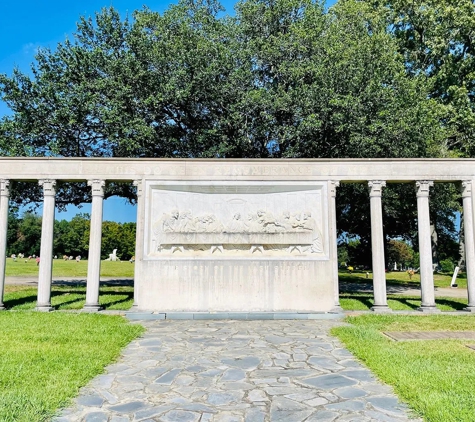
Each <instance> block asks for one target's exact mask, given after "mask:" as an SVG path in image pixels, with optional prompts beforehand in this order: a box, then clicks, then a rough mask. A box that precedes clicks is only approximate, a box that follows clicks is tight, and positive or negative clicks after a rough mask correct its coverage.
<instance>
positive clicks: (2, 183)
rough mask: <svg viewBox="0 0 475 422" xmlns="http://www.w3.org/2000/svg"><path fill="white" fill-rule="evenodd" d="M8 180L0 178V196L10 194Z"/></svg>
mask: <svg viewBox="0 0 475 422" xmlns="http://www.w3.org/2000/svg"><path fill="white" fill-rule="evenodd" d="M9 186H10V180H8V179H0V196H7V197H8V196H10V189H9Z"/></svg>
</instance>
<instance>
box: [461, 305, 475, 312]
mask: <svg viewBox="0 0 475 422" xmlns="http://www.w3.org/2000/svg"><path fill="white" fill-rule="evenodd" d="M463 310H464V311H465V312H475V306H467V307H466V308H463Z"/></svg>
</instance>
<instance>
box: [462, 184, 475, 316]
mask: <svg viewBox="0 0 475 422" xmlns="http://www.w3.org/2000/svg"><path fill="white" fill-rule="evenodd" d="M472 188H473V182H472V181H471V180H464V181H463V182H462V201H463V227H464V236H465V239H464V243H465V265H466V267H467V290H468V305H467V307H466V308H465V310H466V311H468V312H475V242H474V233H473V229H474V227H473V208H472Z"/></svg>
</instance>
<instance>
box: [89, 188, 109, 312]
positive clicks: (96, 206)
mask: <svg viewBox="0 0 475 422" xmlns="http://www.w3.org/2000/svg"><path fill="white" fill-rule="evenodd" d="M87 184H88V186H91V192H92V206H91V228H90V232H89V255H88V262H87V285H86V304H85V305H84V310H85V311H90V312H97V311H99V310H100V309H101V307H100V305H99V285H100V280H101V242H102V209H103V201H104V186H105V184H106V182H105V181H104V180H97V179H95V180H88V181H87Z"/></svg>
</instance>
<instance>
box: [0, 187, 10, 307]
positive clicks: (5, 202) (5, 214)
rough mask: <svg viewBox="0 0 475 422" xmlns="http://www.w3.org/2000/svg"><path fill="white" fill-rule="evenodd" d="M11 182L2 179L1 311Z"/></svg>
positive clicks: (0, 231)
mask: <svg viewBox="0 0 475 422" xmlns="http://www.w3.org/2000/svg"><path fill="white" fill-rule="evenodd" d="M9 185H10V181H9V180H6V179H0V310H4V309H5V306H4V305H3V292H4V290H5V267H6V263H7V261H6V254H7V230H8V202H9V201H8V200H9V197H10V191H9V189H8V187H9Z"/></svg>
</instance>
